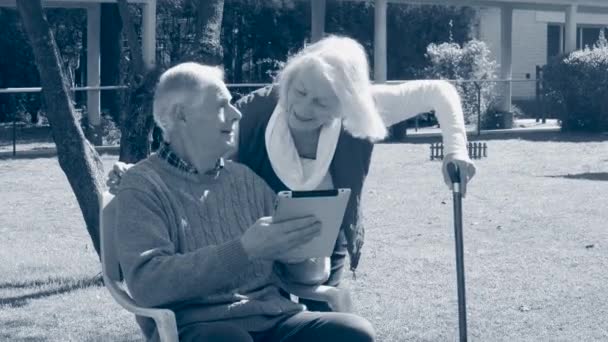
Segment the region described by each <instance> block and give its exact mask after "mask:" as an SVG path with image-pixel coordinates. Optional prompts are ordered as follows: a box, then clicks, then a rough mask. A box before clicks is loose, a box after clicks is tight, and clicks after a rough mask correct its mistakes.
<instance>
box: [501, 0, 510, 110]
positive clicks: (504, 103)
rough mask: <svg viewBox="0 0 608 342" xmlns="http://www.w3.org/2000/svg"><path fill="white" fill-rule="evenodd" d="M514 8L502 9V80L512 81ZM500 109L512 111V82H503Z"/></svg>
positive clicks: (504, 7)
mask: <svg viewBox="0 0 608 342" xmlns="http://www.w3.org/2000/svg"><path fill="white" fill-rule="evenodd" d="M512 58H513V7H510V6H503V7H501V8H500V78H501V79H503V80H510V79H511V78H512V77H513V68H512ZM500 88H502V96H501V104H500V109H501V110H503V111H505V112H510V111H511V96H512V89H511V82H502V87H500Z"/></svg>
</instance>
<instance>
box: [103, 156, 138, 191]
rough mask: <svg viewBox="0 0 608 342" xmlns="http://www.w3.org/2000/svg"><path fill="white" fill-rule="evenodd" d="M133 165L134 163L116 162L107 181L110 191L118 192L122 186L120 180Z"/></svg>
mask: <svg viewBox="0 0 608 342" xmlns="http://www.w3.org/2000/svg"><path fill="white" fill-rule="evenodd" d="M133 165H134V164H127V163H123V162H116V164H114V167H113V168H112V171H110V172H109V173H108V180H107V182H106V185H107V186H108V191H109V192H110V193H111V194H113V195H116V193H118V188H119V186H120V180H121V179H122V176H123V175H124V174H125V172H127V170H129V169H130V168H131V167H132V166H133Z"/></svg>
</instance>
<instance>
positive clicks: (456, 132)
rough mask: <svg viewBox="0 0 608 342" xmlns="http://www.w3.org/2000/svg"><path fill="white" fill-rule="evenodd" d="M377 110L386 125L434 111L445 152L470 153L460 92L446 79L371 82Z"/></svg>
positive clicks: (465, 154)
mask: <svg viewBox="0 0 608 342" xmlns="http://www.w3.org/2000/svg"><path fill="white" fill-rule="evenodd" d="M372 92H373V93H374V99H375V100H376V106H377V108H378V111H379V112H380V114H381V115H382V117H383V119H384V122H385V123H386V125H387V126H392V125H394V124H396V123H398V122H401V121H404V120H407V119H409V118H412V117H415V116H416V115H418V114H421V113H427V112H430V111H432V110H434V111H435V116H436V117H437V120H438V121H439V124H440V125H441V133H442V136H443V141H444V143H445V146H446V154H450V153H455V154H458V155H463V156H467V149H466V145H467V136H466V129H465V126H464V115H463V111H462V103H461V101H460V95H459V94H458V92H457V91H456V88H455V87H454V86H453V85H452V84H450V83H449V82H447V81H442V80H420V81H409V82H405V83H402V84H375V85H373V86H372Z"/></svg>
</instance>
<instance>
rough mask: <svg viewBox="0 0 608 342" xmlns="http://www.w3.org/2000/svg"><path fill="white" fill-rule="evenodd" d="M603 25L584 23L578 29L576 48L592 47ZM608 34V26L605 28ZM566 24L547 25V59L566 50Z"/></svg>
mask: <svg viewBox="0 0 608 342" xmlns="http://www.w3.org/2000/svg"><path fill="white" fill-rule="evenodd" d="M601 29H602V27H601V26H590V25H584V26H579V27H578V28H577V29H576V48H577V49H583V48H584V47H585V46H589V47H592V46H593V45H594V44H595V43H596V42H597V40H598V38H599V37H600V30H601ZM604 33H605V34H606V35H608V27H607V28H604ZM565 37H566V33H565V26H564V25H563V24H548V25H547V60H549V59H551V57H554V56H557V55H559V54H560V53H562V52H564V50H565V49H566V48H565V45H566V39H565Z"/></svg>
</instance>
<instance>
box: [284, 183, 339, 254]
mask: <svg viewBox="0 0 608 342" xmlns="http://www.w3.org/2000/svg"><path fill="white" fill-rule="evenodd" d="M349 197H350V189H335V190H322V191H281V192H279V193H278V196H277V203H276V210H275V214H274V216H273V219H274V220H275V222H280V221H285V220H288V219H292V218H297V217H303V216H309V215H314V216H315V217H317V218H318V219H319V221H321V224H322V228H321V235H319V236H317V237H315V238H314V239H312V240H311V241H309V242H307V243H306V244H304V245H302V246H299V247H298V248H295V249H293V250H292V251H290V252H289V254H288V255H286V257H287V258H289V259H293V260H298V259H300V260H301V259H307V258H318V257H329V256H331V254H332V252H333V250H334V245H335V243H336V239H337V238H338V233H339V232H340V226H341V225H342V220H343V219H344V212H345V211H346V205H347V204H348V198H349Z"/></svg>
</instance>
